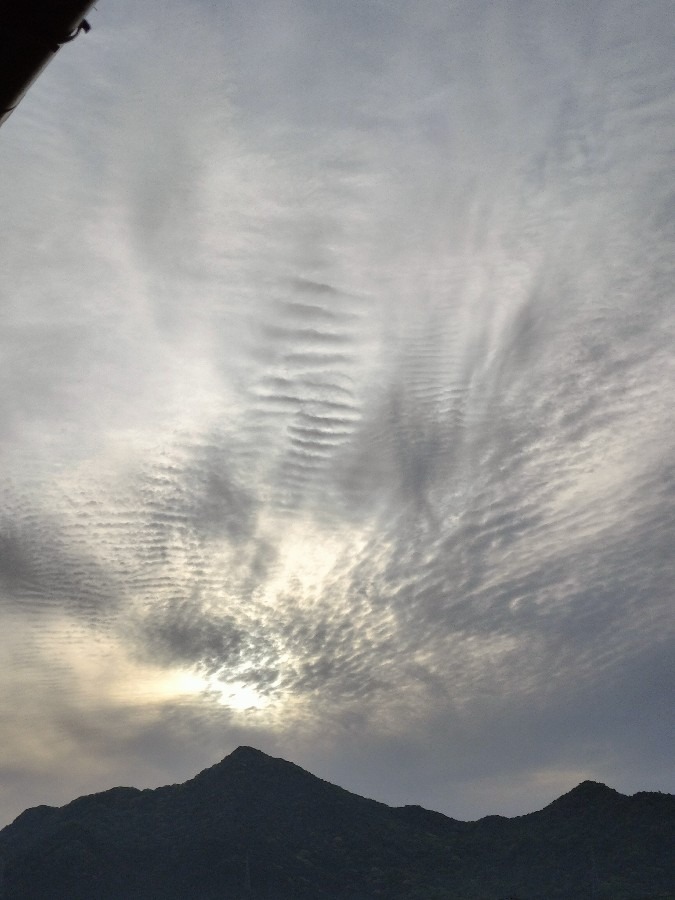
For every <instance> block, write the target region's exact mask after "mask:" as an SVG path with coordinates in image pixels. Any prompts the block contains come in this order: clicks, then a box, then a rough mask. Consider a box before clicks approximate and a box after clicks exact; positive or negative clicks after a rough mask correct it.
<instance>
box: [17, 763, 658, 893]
mask: <svg viewBox="0 0 675 900" xmlns="http://www.w3.org/2000/svg"><path fill="white" fill-rule="evenodd" d="M674 823H675V798H674V797H672V796H671V795H669V794H658V793H652V792H638V793H637V794H635V795H633V796H626V795H623V794H620V793H619V792H618V791H615V790H614V789H613V788H609V787H607V786H606V785H603V784H600V783H598V782H591V781H585V782H582V783H581V784H580V785H577V786H576V787H575V788H573V789H572V790H571V791H569V792H568V793H566V794H564V795H562V796H561V797H559V798H557V799H556V800H554V801H553V802H552V803H550V804H549V805H548V806H546V807H544V808H543V809H541V810H537V811H535V812H532V813H527V814H525V815H523V816H516V817H514V818H506V817H502V816H486V817H483V818H482V819H478V820H475V821H473V822H462V821H460V820H457V819H452V818H449V817H448V816H445V815H443V814H442V813H439V812H435V811H433V810H426V809H424V808H423V807H421V806H416V805H407V806H400V807H389V806H387V805H386V804H384V803H381V802H379V801H376V800H371V799H368V798H365V797H361V796H359V795H358V794H353V793H351V792H349V791H347V790H345V789H344V788H341V787H338V786H337V785H333V784H331V783H330V782H328V781H324V780H323V779H320V778H317V777H316V776H314V775H312V774H311V773H309V772H307V771H305V770H304V769H302V768H301V767H300V766H297V765H296V764H294V763H292V762H288V761H287V760H284V759H281V758H276V757H272V756H268V755H267V754H265V753H263V752H262V751H260V750H257V749H255V748H253V747H248V746H242V747H238V748H237V749H236V750H234V751H233V752H232V753H231V754H229V755H228V756H226V757H225V758H224V759H222V760H221V761H220V762H218V763H215V764H214V765H213V766H211V767H209V768H207V769H204V770H203V771H201V772H199V773H197V774H196V775H195V776H194V777H193V778H191V779H189V780H187V781H185V782H183V783H182V784H174V785H165V786H162V787H159V788H154V789H144V790H140V789H138V788H133V787H116V788H111V789H109V790H107V791H102V792H100V793H97V794H90V795H87V796H84V797H79V798H77V799H75V800H73V801H71V802H70V803H68V804H66V805H65V806H62V807H50V806H39V807H34V808H32V809H29V810H26V811H24V812H23V813H22V814H21V815H20V816H18V817H17V819H15V820H14V822H12V823H11V824H10V825H8V826H7V827H6V828H4V829H2V831H0V859H1V860H2V873H3V878H2V881H1V883H0V898H1V900H29V898H30V900H66V898H67V900H85V898H87V900H88V898H91V897H93V896H96V897H97V900H155V898H156V900H159V898H162V900H188V898H190V900H211V898H214V900H215V898H216V897H218V898H222V897H228V898H232V900H239V898H274V900H310V898H312V900H313V898H326V900H368V898H377V897H381V898H392V900H394V898H410V900H413V898H437V900H441V898H446V900H455V898H457V900H503V898H507V897H516V898H518V900H544V898H545V900H584V898H589V900H590V898H593V900H647V898H650V900H651V898H654V900H655V898H657V897H659V898H665V897H675V890H674V888H675V869H674V867H673V863H672V858H671V857H672V854H670V853H669V849H670V841H671V840H672V836H673V830H674V829H673V825H674ZM669 892H670V893H669Z"/></svg>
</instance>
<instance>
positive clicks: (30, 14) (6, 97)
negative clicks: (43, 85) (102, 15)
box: [0, 0, 94, 125]
mask: <svg viewBox="0 0 675 900" xmlns="http://www.w3.org/2000/svg"><path fill="white" fill-rule="evenodd" d="M93 5H94V0H0V125H1V124H2V123H3V122H4V121H5V120H6V119H7V118H8V117H9V116H10V115H11V113H12V112H13V111H14V110H15V109H16V107H17V105H18V104H19V102H20V101H21V98H22V97H23V96H24V94H25V93H26V91H27V90H28V88H29V87H30V86H31V84H32V83H33V82H34V81H35V79H36V78H37V77H38V75H39V74H40V72H41V71H42V70H43V69H44V67H45V66H46V65H47V63H48V62H49V61H50V60H51V59H52V57H53V56H54V55H55V54H56V53H57V52H58V50H59V48H60V47H61V46H62V45H63V44H66V43H68V42H69V41H71V40H73V38H74V37H76V36H77V35H78V34H79V33H80V32H81V31H83V32H85V33H86V32H87V31H89V29H90V26H89V23H88V22H87V20H86V19H85V18H84V16H85V15H86V13H87V12H88V10H90V9H91V7H92V6H93Z"/></svg>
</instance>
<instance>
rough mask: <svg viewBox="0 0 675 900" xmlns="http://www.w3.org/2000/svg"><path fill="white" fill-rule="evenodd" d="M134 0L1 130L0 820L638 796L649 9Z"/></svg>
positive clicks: (652, 30)
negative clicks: (231, 765)
mask: <svg viewBox="0 0 675 900" xmlns="http://www.w3.org/2000/svg"><path fill="white" fill-rule="evenodd" d="M160 6H161V8H157V5H156V4H138V3H134V2H131V0H100V2H99V3H98V4H97V9H95V10H92V12H91V15H90V16H89V20H90V22H91V25H92V31H91V32H90V33H89V34H87V35H82V36H80V37H78V39H77V40H76V41H74V42H73V43H72V44H70V45H68V46H67V47H65V48H64V49H63V50H62V51H61V52H60V53H59V54H58V55H57V57H56V58H55V60H54V61H53V62H52V63H51V64H50V66H49V67H48V69H47V70H46V71H45V72H44V73H43V74H42V76H41V77H40V78H39V80H38V81H37V82H36V83H35V84H34V86H33V87H32V88H31V90H30V92H29V94H28V95H27V97H26V98H25V99H24V100H23V102H22V103H21V105H20V106H19V108H18V110H17V111H16V112H15V113H14V114H13V115H12V116H11V118H10V119H9V120H8V121H7V123H6V124H5V125H4V126H3V128H2V131H1V132H0V197H1V200H0V271H1V272H2V278H1V279H0V322H1V327H0V672H1V677H0V733H1V734H2V741H0V825H4V824H6V823H8V822H9V821H11V820H12V819H13V818H14V817H15V816H16V815H18V814H19V813H20V812H21V811H22V810H23V809H25V808H26V807H29V806H35V805H37V804H40V803H48V804H54V805H60V804H63V803H66V802H68V801H69V800H71V799H73V798H74V797H76V796H78V795H80V794H83V793H91V792H94V791H100V790H104V789H107V788H109V787H111V786H113V785H118V784H130V785H134V786H137V787H155V786H158V785H160V784H167V783H175V782H180V781H184V780H186V779H187V778H190V777H192V776H193V775H194V774H196V773H197V772H198V771H200V770H201V769H203V768H205V767H207V766H209V765H212V764H214V763H215V762H217V761H219V760H220V759H222V758H223V757H224V756H226V755H227V754H228V753H230V752H231V751H232V750H234V749H235V747H237V746H238V745H240V744H249V745H252V746H255V747H258V748H259V749H261V750H263V751H265V752H266V753H270V754H272V755H274V756H281V757H284V758H285V759H288V760H291V761H293V762H295V763H297V764H298V765H301V766H303V767H304V768H307V769H309V770H310V771H311V772H313V773H314V774H316V775H319V776H320V777H322V778H325V779H327V780H330V781H332V782H334V783H337V784H340V785H342V786H343V787H346V788H348V789H350V790H353V791H356V792H358V793H360V794H364V795H366V796H370V797H374V798H376V799H378V800H382V801H384V802H387V803H390V804H393V805H401V804H404V803H419V804H421V805H423V806H426V807H428V808H432V809H437V810H440V811H441V812H443V813H446V814H447V815H451V816H454V817H455V818H459V819H475V818H478V817H480V816H483V815H487V814H490V813H501V814H504V815H517V814H521V813H525V812H530V811H532V810H534V809H537V808H541V807H542V806H544V805H545V804H547V803H548V802H550V801H552V800H553V799H554V798H555V797H557V796H559V795H560V794H562V793H565V792H566V791H568V790H571V789H572V788H573V787H574V786H575V785H576V784H578V783H579V782H580V781H582V780H584V779H587V778H590V779H593V780H596V781H602V782H604V783H605V784H608V785H610V786H611V787H614V788H616V789H617V790H620V791H622V792H624V793H633V792H635V791H639V790H662V791H673V790H674V789H675V783H674V779H673V765H672V761H673V754H672V750H673V748H672V734H673V718H672V711H671V705H670V703H669V701H670V700H671V698H672V695H673V684H672V674H673V672H672V660H673V658H675V653H674V649H673V643H674V640H673V635H674V628H673V626H674V624H675V623H674V616H673V594H674V589H673V585H674V584H675V502H674V501H675V413H674V411H673V396H674V394H675V356H674V354H673V347H674V346H675V305H674V303H673V299H674V297H673V284H675V271H674V270H675V262H674V261H675V253H674V252H673V250H674V240H673V239H674V236H675V228H674V224H675V174H674V173H675V168H674V167H673V150H674V149H675V127H674V126H673V123H674V122H675V90H674V88H675V78H674V75H675V65H674V63H673V60H674V59H675V53H674V52H673V51H674V50H675V17H674V16H673V15H672V13H673V6H672V3H671V2H670V0H645V2H642V3H636V2H634V0H579V2H577V0H566V2H562V3H561V2H560V0H536V2H535V0H508V2H504V0H415V2H414V3H413V2H410V0H386V2H385V0H340V2H339V3H335V2H329V0H246V2H244V0H230V2H220V0H219V2H216V0H166V2H165V3H162V4H161V5H160Z"/></svg>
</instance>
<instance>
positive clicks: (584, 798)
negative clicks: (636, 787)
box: [546, 780, 626, 809]
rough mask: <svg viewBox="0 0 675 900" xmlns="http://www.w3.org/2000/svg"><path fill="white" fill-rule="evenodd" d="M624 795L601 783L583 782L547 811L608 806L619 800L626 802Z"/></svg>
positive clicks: (549, 806) (551, 804)
mask: <svg viewBox="0 0 675 900" xmlns="http://www.w3.org/2000/svg"><path fill="white" fill-rule="evenodd" d="M625 799H626V798H625V796H624V794H620V793H619V792H618V791H615V790H614V788H611V787H607V785H606V784H603V783H602V782H601V781H590V780H587V781H582V782H581V783H580V784H578V785H577V786H576V787H575V788H572V790H571V791H568V793H567V794H563V795H562V797H558V799H557V800H554V801H553V802H552V803H550V804H549V805H548V806H547V807H546V808H547V809H572V808H582V807H586V808H588V807H595V806H606V805H607V804H614V803H616V802H617V801H619V800H625Z"/></svg>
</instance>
